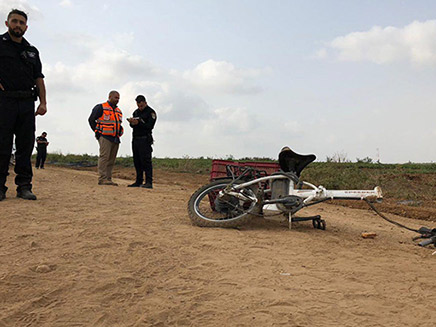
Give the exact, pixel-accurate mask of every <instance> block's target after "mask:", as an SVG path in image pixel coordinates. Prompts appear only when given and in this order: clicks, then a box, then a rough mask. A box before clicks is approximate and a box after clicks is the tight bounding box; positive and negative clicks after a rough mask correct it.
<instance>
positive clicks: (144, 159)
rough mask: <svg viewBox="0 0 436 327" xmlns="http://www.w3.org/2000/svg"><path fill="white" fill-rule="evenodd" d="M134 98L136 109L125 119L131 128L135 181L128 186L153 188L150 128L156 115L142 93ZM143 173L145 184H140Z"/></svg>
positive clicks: (154, 122)
mask: <svg viewBox="0 0 436 327" xmlns="http://www.w3.org/2000/svg"><path fill="white" fill-rule="evenodd" d="M135 100H136V104H137V105H138V109H136V110H135V111H134V112H133V117H132V118H128V119H127V120H128V122H129V123H130V127H132V128H133V139H132V150H133V162H134V164H135V169H136V181H135V182H134V183H133V184H130V185H129V187H144V188H153V165H152V162H151V158H152V157H151V153H152V152H153V148H152V144H153V136H152V130H153V128H154V125H155V124H156V119H157V116H156V112H155V111H154V110H153V108H151V107H150V106H148V104H147V101H146V99H145V97H144V96H143V95H138V96H137V97H136V99H135ZM144 173H145V184H142V182H143V181H144Z"/></svg>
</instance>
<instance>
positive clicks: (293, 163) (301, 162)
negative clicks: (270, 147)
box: [279, 146, 316, 177]
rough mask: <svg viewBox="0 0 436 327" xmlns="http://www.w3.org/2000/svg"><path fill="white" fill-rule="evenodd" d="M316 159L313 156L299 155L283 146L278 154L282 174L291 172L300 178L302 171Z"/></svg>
mask: <svg viewBox="0 0 436 327" xmlns="http://www.w3.org/2000/svg"><path fill="white" fill-rule="evenodd" d="M315 159H316V156H315V155H314V154H308V155H301V154H298V153H295V152H294V151H292V150H291V149H290V148H289V147H287V146H285V147H284V148H283V149H282V150H281V151H280V153H279V165H280V168H281V170H283V171H284V172H287V173H288V172H291V173H294V174H295V175H297V176H298V177H300V174H301V172H302V170H303V169H304V168H305V167H306V166H307V165H308V164H310V163H311V162H312V161H314V160H315Z"/></svg>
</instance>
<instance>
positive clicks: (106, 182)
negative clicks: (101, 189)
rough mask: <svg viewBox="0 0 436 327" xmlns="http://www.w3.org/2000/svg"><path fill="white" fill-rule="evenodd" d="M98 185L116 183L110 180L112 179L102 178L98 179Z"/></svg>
mask: <svg viewBox="0 0 436 327" xmlns="http://www.w3.org/2000/svg"><path fill="white" fill-rule="evenodd" d="M98 185H117V184H116V183H114V182H112V181H108V180H106V179H105V180H102V181H98Z"/></svg>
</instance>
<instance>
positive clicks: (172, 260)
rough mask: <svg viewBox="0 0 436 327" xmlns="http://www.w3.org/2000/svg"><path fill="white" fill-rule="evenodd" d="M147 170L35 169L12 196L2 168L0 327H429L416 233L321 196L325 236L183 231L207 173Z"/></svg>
mask: <svg viewBox="0 0 436 327" xmlns="http://www.w3.org/2000/svg"><path fill="white" fill-rule="evenodd" d="M156 175H157V176H156V181H155V188H154V189H153V190H146V189H130V188H127V187H126V185H127V184H128V183H130V182H131V181H127V180H122V179H117V180H116V181H117V182H118V183H119V184H120V186H118V187H113V186H98V185H97V176H96V174H95V172H92V171H76V170H69V169H63V168H54V167H48V168H47V169H45V170H38V171H36V172H35V186H34V191H35V193H36V194H37V195H38V197H39V199H38V201H25V200H21V199H18V198H15V191H14V188H15V187H14V186H13V185H12V183H11V181H12V178H11V177H12V176H10V178H9V181H8V183H9V187H10V190H9V192H8V194H7V196H8V198H7V199H6V200H5V201H3V202H1V203H0V326H2V327H3V326H435V324H436V274H435V272H436V255H432V253H433V252H434V250H435V249H434V248H433V249H430V248H420V247H418V246H416V245H414V243H413V242H412V241H411V237H412V236H414V234H413V233H411V232H408V231H406V230H402V229H400V228H398V227H395V226H392V225H390V224H388V223H386V222H385V221H383V220H381V219H380V218H378V217H377V216H376V215H375V214H374V213H372V212H370V211H368V210H362V209H350V208H345V207H339V206H334V205H327V204H323V205H319V206H317V207H316V206H315V207H311V208H310V210H308V209H306V212H305V214H307V215H309V214H316V213H320V214H322V216H323V218H324V219H326V220H327V230H326V231H320V230H315V229H313V228H312V227H311V224H310V223H300V224H298V225H297V224H296V225H294V227H295V228H294V229H292V230H288V229H287V227H286V224H283V223H280V222H276V221H266V220H262V219H256V220H254V221H253V223H251V224H250V225H247V226H245V227H243V228H240V229H207V228H199V227H194V226H192V225H191V223H190V221H189V218H188V216H187V212H186V205H187V201H188V199H189V197H190V195H191V194H192V192H193V191H194V190H195V189H196V188H197V187H199V186H200V185H201V184H202V183H203V182H204V181H205V177H204V176H192V175H188V174H175V173H167V172H163V171H157V173H156ZM303 213H304V212H303ZM389 217H391V218H392V217H395V216H393V215H389ZM395 218H396V219H398V220H399V221H401V222H403V223H404V222H406V223H407V224H409V225H411V226H413V227H420V226H422V225H427V226H429V224H430V226H431V223H429V222H421V221H417V220H410V219H406V218H401V217H395ZM433 225H434V224H433ZM433 227H434V226H433ZM364 231H370V232H376V233H377V235H378V236H377V237H376V238H375V239H362V238H361V237H360V234H361V233H362V232H364Z"/></svg>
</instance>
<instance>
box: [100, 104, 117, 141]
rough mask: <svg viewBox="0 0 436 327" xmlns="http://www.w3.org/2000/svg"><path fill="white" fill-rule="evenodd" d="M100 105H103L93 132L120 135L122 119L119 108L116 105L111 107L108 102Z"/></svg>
mask: <svg viewBox="0 0 436 327" xmlns="http://www.w3.org/2000/svg"><path fill="white" fill-rule="evenodd" d="M101 105H102V107H103V115H101V117H100V118H98V119H97V125H96V127H95V132H96V133H99V134H101V135H106V136H118V137H120V136H121V135H123V132H124V129H123V127H122V126H121V121H122V119H123V114H122V112H121V110H120V109H119V108H118V107H116V108H115V109H113V108H112V107H111V105H110V104H109V102H105V103H102V104H101Z"/></svg>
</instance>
